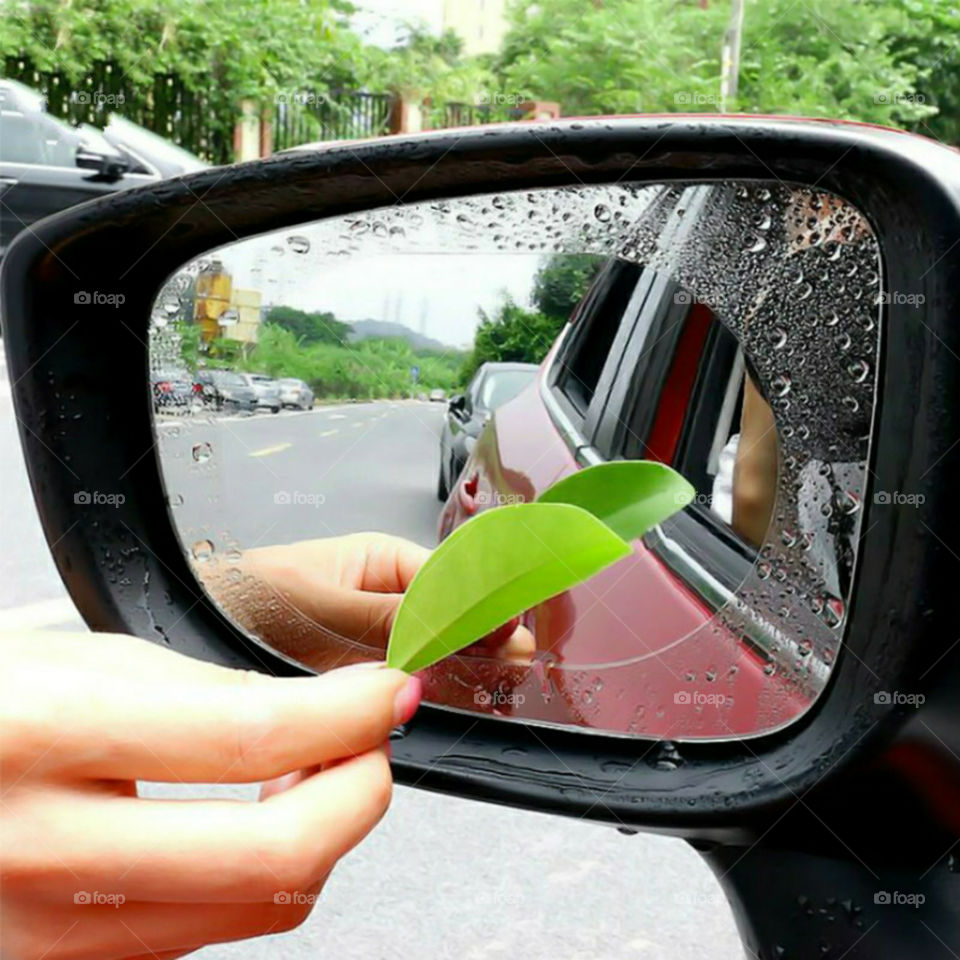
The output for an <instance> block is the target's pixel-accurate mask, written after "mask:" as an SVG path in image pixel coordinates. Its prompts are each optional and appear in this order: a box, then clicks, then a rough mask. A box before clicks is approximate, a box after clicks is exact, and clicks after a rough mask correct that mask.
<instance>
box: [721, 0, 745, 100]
mask: <svg viewBox="0 0 960 960" xmlns="http://www.w3.org/2000/svg"><path fill="white" fill-rule="evenodd" d="M743 5H744V0H731V8H730V24H729V26H728V27H727V29H726V31H725V32H724V34H723V52H722V54H721V76H720V112H721V113H726V112H727V100H728V99H731V100H732V99H734V98H735V97H736V96H737V85H738V80H739V77H740V39H741V37H742V36H743Z"/></svg>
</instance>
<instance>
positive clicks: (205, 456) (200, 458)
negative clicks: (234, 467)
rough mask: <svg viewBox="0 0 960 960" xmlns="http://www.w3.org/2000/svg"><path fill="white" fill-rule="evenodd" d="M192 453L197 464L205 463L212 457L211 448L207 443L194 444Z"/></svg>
mask: <svg viewBox="0 0 960 960" xmlns="http://www.w3.org/2000/svg"><path fill="white" fill-rule="evenodd" d="M192 452H193V459H194V460H195V461H196V462H197V463H206V462H207V461H208V460H209V459H210V458H211V457H212V456H213V447H211V446H210V444H209V443H195V444H194V445H193V451H192Z"/></svg>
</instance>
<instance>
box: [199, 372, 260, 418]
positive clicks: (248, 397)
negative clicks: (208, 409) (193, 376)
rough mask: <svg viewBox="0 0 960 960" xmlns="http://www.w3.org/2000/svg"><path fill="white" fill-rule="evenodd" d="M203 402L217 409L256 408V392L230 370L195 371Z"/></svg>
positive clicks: (237, 374)
mask: <svg viewBox="0 0 960 960" xmlns="http://www.w3.org/2000/svg"><path fill="white" fill-rule="evenodd" d="M197 383H199V384H200V388H201V396H202V397H203V402H204V403H206V404H208V405H210V406H212V407H214V408H215V409H217V410H224V409H227V410H251V411H252V410H256V409H257V394H256V391H255V390H254V389H253V387H251V386H250V385H249V384H248V383H247V381H246V380H244V378H243V377H242V376H241V375H240V374H239V373H234V372H233V371H232V370H200V371H198V372H197Z"/></svg>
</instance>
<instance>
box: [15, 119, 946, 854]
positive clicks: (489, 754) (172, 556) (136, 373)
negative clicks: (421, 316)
mask: <svg viewBox="0 0 960 960" xmlns="http://www.w3.org/2000/svg"><path fill="white" fill-rule="evenodd" d="M753 178H759V179H770V178H777V179H780V180H783V181H791V182H797V183H802V184H808V185H815V186H817V187H820V188H822V189H825V190H831V191H834V192H836V193H838V194H840V195H841V196H843V197H845V198H846V199H848V200H849V201H850V202H852V203H853V204H855V205H856V206H857V207H859V209H860V210H861V211H862V212H863V213H864V214H865V215H866V216H867V218H868V219H869V220H870V222H871V223H872V225H873V227H874V229H875V230H876V231H877V234H878V236H879V237H881V238H882V245H883V259H884V289H885V290H887V291H890V290H894V291H910V292H911V293H915V294H919V295H922V296H924V297H925V304H926V307H925V309H924V310H923V311H918V310H917V309H916V308H915V307H913V306H909V305H906V304H903V303H900V302H897V301H894V302H890V303H886V304H884V305H883V307H882V321H881V322H882V325H883V326H882V329H883V341H884V346H883V371H882V377H881V389H880V396H879V398H878V399H879V402H878V414H877V416H878V423H877V426H876V430H875V434H874V443H873V447H872V472H873V477H874V485H875V486H874V488H875V489H880V490H908V491H911V492H916V493H922V494H923V495H924V496H925V497H926V502H925V507H924V510H925V511H929V514H924V513H920V514H916V513H915V514H913V515H911V516H910V517H906V516H904V514H903V512H902V511H897V510H873V509H871V507H870V505H867V516H866V518H865V529H869V539H868V540H867V542H866V544H865V546H864V548H863V550H862V551H861V558H860V562H859V565H858V571H857V582H856V584H855V589H854V599H853V602H852V604H851V607H850V611H849V622H848V627H847V635H846V640H845V643H844V645H843V646H842V648H841V650H840V653H839V656H838V660H837V664H836V667H835V670H834V673H833V676H832V678H831V681H830V685H829V687H828V690H827V692H826V693H825V694H824V695H823V696H822V697H821V699H820V701H819V702H818V703H817V704H816V705H815V706H814V707H813V708H812V709H811V710H810V711H809V713H808V714H807V715H806V716H804V717H803V718H802V719H801V720H800V721H799V722H797V723H796V724H794V725H793V726H791V727H789V728H788V729H786V730H783V731H781V732H778V733H774V734H770V735H768V736H765V737H763V738H758V739H754V740H749V741H742V742H738V741H732V742H715V743H706V742H701V743H690V744H684V745H683V746H682V748H681V749H680V754H682V761H681V762H679V763H678V762H675V761H671V762H661V761H662V760H663V754H662V750H663V745H662V744H657V743H656V742H652V741H647V740H640V739H634V738H623V737H614V736H604V735H598V734H593V733H585V732H579V731H576V730H564V729H549V728H542V727H536V726H528V725H525V724H522V723H515V722H510V723H504V722H501V721H498V720H496V719H491V718H485V717H476V716H469V715H463V714H459V713H453V712H450V711H445V710H442V709H438V708H434V707H430V706H425V707H423V708H422V709H421V711H420V712H419V713H418V715H417V717H416V718H415V720H414V721H413V722H412V723H411V724H410V725H409V726H408V728H407V729H406V730H405V731H403V734H402V736H400V737H398V739H397V740H396V742H395V743H394V744H393V754H394V756H393V764H394V770H395V774H396V777H397V779H398V781H399V782H401V783H407V784H411V785H416V786H420V787H424V788H428V789H434V790H440V791H444V792H448V793H453V794H458V795H461V796H465V797H474V798H479V799H487V800H494V801H498V802H502V803H507V804H512V805H517V806H523V807H530V808H534V809H539V810H548V811H553V812H557V813H562V814H566V815H570V816H577V817H586V818H590V819H595V820H601V821H605V822H609V823H615V824H621V825H626V826H643V827H645V828H647V829H653V830H657V831H659V832H663V833H672V834H676V835H682V836H685V837H687V838H700V839H702V840H704V841H707V840H717V841H720V840H724V841H727V842H732V841H735V840H737V839H748V838H749V837H751V836H756V833H757V831H758V830H759V827H758V826H757V825H758V824H761V823H766V822H769V821H770V819H771V818H773V817H775V816H776V812H777V811H778V810H783V809H785V808H786V807H787V806H788V805H790V804H791V802H795V800H796V798H797V797H798V796H803V795H804V794H805V793H806V792H807V791H809V790H811V789H812V788H813V786H814V785H815V784H817V783H818V782H819V781H822V780H823V779H824V778H825V776H826V775H827V774H828V773H829V777H830V778H836V777H837V776H839V775H840V774H841V773H842V772H843V771H844V770H845V769H849V768H850V766H851V765H852V764H854V763H860V762H862V761H863V760H864V758H866V757H868V756H870V755H871V754H875V753H876V752H877V751H878V750H880V749H881V748H882V747H883V746H885V745H887V744H889V743H890V742H891V740H892V739H893V738H894V737H895V736H896V734H897V732H898V730H900V729H901V728H902V726H903V725H904V723H905V722H906V717H905V714H904V711H903V709H902V708H901V707H898V706H897V705H896V704H895V703H891V704H878V705H874V703H873V701H872V697H873V694H874V693H875V692H880V691H887V690H903V689H908V690H911V691H914V692H927V693H928V699H930V698H932V697H933V693H934V687H935V685H936V683H937V682H939V683H941V684H942V683H944V682H945V678H946V677H948V676H949V677H951V678H952V677H953V676H954V675H955V671H956V670H957V662H956V656H955V654H956V651H952V652H951V651H950V645H951V644H952V642H953V638H954V636H955V631H954V625H953V623H951V622H949V621H950V618H949V617H948V616H947V611H946V610H945V609H944V608H943V607H939V606H938V605H937V602H936V601H937V599H938V598H940V597H943V596H949V595H950V592H951V590H952V589H954V588H953V580H954V578H953V576H952V575H951V573H952V571H951V568H950V564H951V563H952V559H951V557H950V553H951V552H952V551H950V550H949V547H947V546H946V545H945V544H943V543H942V541H940V540H939V539H938V537H937V536H936V534H935V533H933V531H932V530H931V529H930V527H929V526H927V525H926V524H922V523H921V522H920V520H921V519H922V516H924V515H928V516H936V517H938V521H939V523H940V524H941V525H952V527H953V528H955V529H956V528H958V524H957V522H956V514H957V507H956V505H955V503H951V500H955V498H954V497H953V488H954V486H955V483H956V477H957V468H958V467H960V445H954V446H951V444H952V443H953V440H954V438H955V437H956V436H958V435H960V389H958V388H960V380H958V378H957V377H955V376H951V375H950V371H949V370H948V365H949V364H952V363H953V362H955V361H954V360H953V356H956V355H957V354H960V324H957V323H956V318H957V317H958V316H960V244H957V243H955V238H957V237H960V155H957V154H956V153H954V152H952V151H950V150H948V149H946V148H944V147H941V146H939V145H937V144H934V143H933V142H932V141H928V140H925V139H923V138H920V137H916V136H913V135H908V134H902V133H896V132H893V131H887V130H883V129H880V128H873V127H870V126H867V125H856V124H841V123H834V122H815V121H793V120H789V119H769V118H743V117H728V118H722V117H709V118H708V117H706V116H687V117H684V116H668V117H649V118H637V119H627V118H624V119H612V120H611V119H598V120H581V121H565V122H551V123H535V124H517V125H506V126H502V127H483V128H474V129H469V130H456V131H439V132H436V133H432V134H426V135H421V136H416V137H409V138H383V139H380V140H376V141H371V142H364V143H358V144H351V143H344V144H332V145H330V146H329V147H326V148H324V149H317V150H297V151H291V152H288V153H285V154H281V155H278V156H275V157H272V158H270V159H268V160H263V161H257V162H253V163H248V164H241V165H237V166H231V167H226V168H219V169H211V170H207V171H203V172H200V173H196V174H193V175H190V176H187V177H183V178H178V179H175V180H169V181H163V182H161V183H158V184H157V185H153V186H147V187H143V188H141V189H136V190H130V191H121V192H119V193H115V194H111V195H110V196H108V197H105V198H103V199H100V200H97V201H94V202H91V203H87V204H83V205H82V206H79V207H76V208H73V209H70V210H68V211H66V212H64V213H62V214H59V215H58V216H56V217H53V218H50V219H48V220H45V221H43V222H42V223H39V224H35V225H34V226H33V227H32V228H31V229H30V230H27V231H24V232H23V233H22V234H21V236H20V237H19V238H18V239H17V241H16V242H15V243H14V244H13V245H12V246H11V248H10V250H9V252H8V254H7V258H6V262H5V264H4V274H3V281H4V282H3V303H2V309H3V317H4V324H5V328H6V332H7V338H8V358H9V365H10V373H11V382H12V383H13V388H14V397H15V404H16V411H17V416H18V418H19V421H20V433H21V439H22V443H23V448H24V451H25V454H26V458H27V463H28V468H29V473H30V479H31V484H32V486H33V490H34V494H35V497H36V500H37V505H38V508H39V511H40V515H41V519H42V522H43V526H44V530H45V534H46V537H47V540H48V542H49V543H50V545H51V549H52V552H53V554H54V557H55V560H56V563H57V566H58V568H59V570H60V572H61V575H62V577H63V579H64V582H65V583H66V585H67V587H68V589H69V591H70V593H71V595H72V596H73V598H74V600H75V601H76V603H77V605H78V607H79V608H80V610H81V612H82V614H83V615H84V617H85V618H86V619H87V621H88V623H89V624H90V625H91V626H92V627H93V628H94V629H97V630H111V631H126V632H132V633H136V634H138V635H140V636H143V637H148V638H151V639H153V640H155V641H157V642H159V643H162V644H166V645H168V646H170V647H172V648H173V649H176V650H180V651H182V652H184V653H188V654H191V655H193V656H197V657H202V658H204V659H208V660H212V661H216V662H219V663H223V664H228V665H231V666H237V667H248V668H250V667H252V668H255V669H258V670H264V671H269V672H273V673H277V674H297V673H302V672H303V669H302V668H301V667H299V666H298V665H296V664H294V663H291V662H289V661H287V660H285V659H284V658H282V657H280V656H277V655H276V654H274V653H273V652H271V651H270V650H268V649H266V648H265V647H263V646H261V645H260V644H258V643H256V642H254V641H251V640H250V639H249V638H248V637H246V636H244V635H243V634H242V633H241V632H239V631H238V630H237V629H236V628H235V627H234V626H233V625H232V624H231V623H230V622H228V621H227V620H226V619H225V618H224V616H223V615H222V614H221V613H220V612H219V611H218V609H217V608H216V607H215V606H214V605H213V604H212V603H211V602H210V601H209V600H207V599H206V597H205V596H204V594H203V593H202V591H201V590H200V589H199V587H198V585H197V582H196V580H195V578H194V576H193V573H192V572H191V569H190V567H189V565H188V563H187V561H186V558H185V557H184V555H183V552H182V549H181V546H180V543H179V541H178V539H177V536H176V533H175V531H174V529H173V526H172V524H171V521H170V518H169V515H168V511H167V506H166V502H165V497H164V489H163V483H162V479H161V476H160V471H159V467H158V462H157V458H156V456H155V454H154V437H153V425H152V410H151V398H150V385H149V382H148V378H147V374H146V371H147V324H148V319H149V315H150V309H151V304H152V302H153V299H154V297H155V295H156V293H157V291H158V289H159V288H160V287H161V285H162V283H163V282H164V281H165V280H166V279H167V277H168V276H169V275H170V274H172V273H173V272H174V271H175V270H177V269H178V268H179V267H181V266H182V265H183V264H184V263H185V262H187V261H188V260H190V259H192V258H194V257H197V256H199V255H201V254H203V253H204V252H205V251H207V250H210V249H211V248H214V247H216V246H219V245H222V244H225V243H228V242H231V241H234V240H237V239H242V238H244V237H247V236H252V235H255V234H259V233H263V232H266V231H270V230H277V229H281V228H286V227H293V226H294V225H296V224H299V223H304V222H306V221H309V220H314V219H320V218H324V217H329V216H336V215H341V214H347V213H350V212H352V211H359V210H364V209H370V208H374V207H379V206H388V205H391V204H394V203H398V202H403V203H406V202H414V201H421V200H428V199H440V198H451V197H456V196H461V195H465V194H475V193H488V192H496V191H506V190H523V189H534V188H538V187H562V186H571V185H576V184H578V183H609V182H614V181H621V180H629V181H646V182H665V181H675V180H697V181H709V180H720V179H738V180H744V179H753ZM89 291H96V292H98V293H106V294H113V295H115V296H116V295H119V296H121V297H122V298H123V301H122V302H121V303H117V304H116V305H113V306H109V305H107V306H97V305H95V304H90V303H83V302H80V299H82V298H78V297H77V294H78V293H80V292H89ZM951 354H952V355H953V356H951ZM107 438H109V440H108V441H107ZM906 438H910V439H909V441H908V440H907V439H906ZM931 464H933V465H932V466H930V465H931ZM81 490H88V491H89V490H102V491H109V492H111V493H115V494H122V495H123V497H124V498H125V499H124V502H123V503H122V504H121V505H120V506H119V507H109V506H96V505H78V504H77V503H75V495H76V493H77V492H78V491H81ZM954 592H955V589H954ZM938 660H939V664H938V665H937V669H936V670H935V671H931V667H932V665H933V664H935V663H937V662H938ZM921 678H923V679H921ZM951 682H952V681H951Z"/></svg>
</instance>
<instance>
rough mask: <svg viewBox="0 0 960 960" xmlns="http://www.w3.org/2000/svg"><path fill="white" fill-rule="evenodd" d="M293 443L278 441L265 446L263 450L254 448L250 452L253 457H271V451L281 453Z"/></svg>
mask: <svg viewBox="0 0 960 960" xmlns="http://www.w3.org/2000/svg"><path fill="white" fill-rule="evenodd" d="M292 446H293V444H292V443H276V444H274V445H273V446H272V447H264V448H263V449H262V450H254V451H253V453H251V454H250V456H251V457H269V456H270V454H271V453H280V451H281V450H286V449H288V448H289V447H292Z"/></svg>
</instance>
